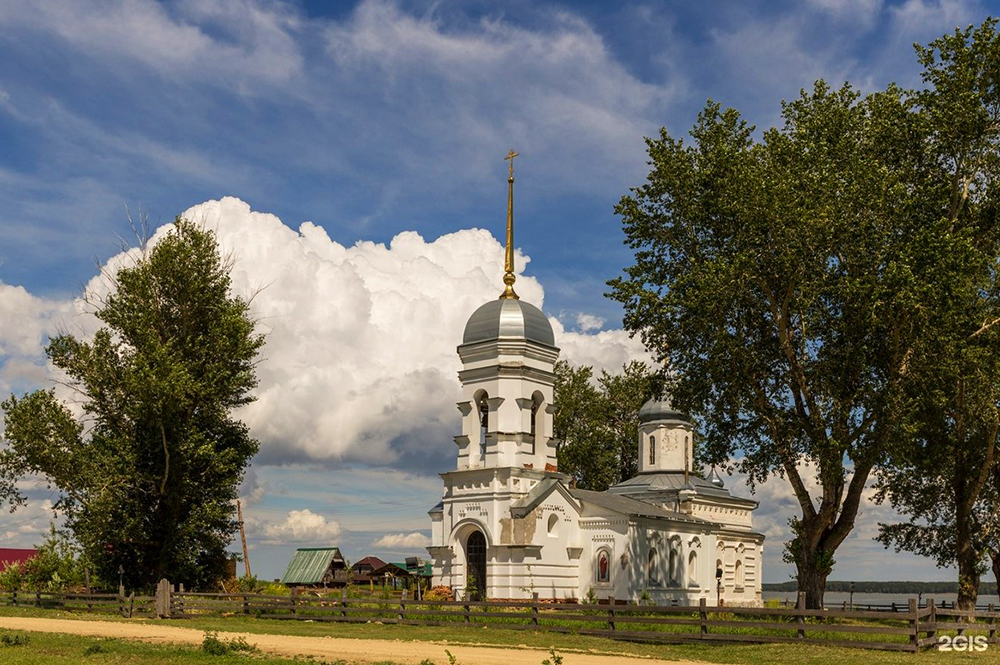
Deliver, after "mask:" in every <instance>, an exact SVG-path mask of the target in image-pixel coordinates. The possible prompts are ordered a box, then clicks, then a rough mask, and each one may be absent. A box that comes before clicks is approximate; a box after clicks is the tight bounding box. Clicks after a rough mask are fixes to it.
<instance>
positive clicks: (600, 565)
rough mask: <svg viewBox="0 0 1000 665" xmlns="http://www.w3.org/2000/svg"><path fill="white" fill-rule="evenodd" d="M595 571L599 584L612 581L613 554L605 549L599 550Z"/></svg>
mask: <svg viewBox="0 0 1000 665" xmlns="http://www.w3.org/2000/svg"><path fill="white" fill-rule="evenodd" d="M595 572H596V573H597V583H598V584H610V583H611V554H610V553H609V552H608V551H607V550H605V549H602V550H599V551H598V552H597V570H596V571H595Z"/></svg>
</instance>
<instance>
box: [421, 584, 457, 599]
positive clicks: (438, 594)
mask: <svg viewBox="0 0 1000 665" xmlns="http://www.w3.org/2000/svg"><path fill="white" fill-rule="evenodd" d="M424 600H455V594H454V593H452V590H451V587H448V586H436V587H434V588H433V589H429V590H427V591H426V592H425V593H424Z"/></svg>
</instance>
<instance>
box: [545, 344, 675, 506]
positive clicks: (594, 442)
mask: <svg viewBox="0 0 1000 665" xmlns="http://www.w3.org/2000/svg"><path fill="white" fill-rule="evenodd" d="M593 372H594V370H593V368H592V367H589V366H583V367H573V366H571V365H570V364H569V363H567V362H566V361H559V362H558V363H556V383H555V409H556V410H555V415H554V418H553V435H554V437H555V438H556V439H557V440H560V441H561V442H562V443H561V444H560V446H559V453H558V454H559V468H560V470H561V471H563V472H564V473H568V474H570V475H572V476H573V477H574V478H575V479H576V482H577V484H578V485H579V486H580V487H582V488H584V489H590V490H595V491H603V490H606V489H607V488H608V487H610V486H611V485H614V484H616V483H619V482H621V481H623V480H626V479H628V478H631V477H633V476H634V475H635V474H636V473H637V472H638V457H637V456H638V445H639V444H638V440H639V430H638V427H639V409H640V408H642V405H643V404H644V403H645V402H646V401H647V400H648V399H649V398H650V397H652V396H653V394H655V392H656V390H657V388H658V386H659V384H658V382H657V378H656V376H655V375H654V374H653V373H651V372H650V370H649V368H648V367H647V366H646V365H645V363H641V362H637V361H633V362H631V363H629V364H627V365H625V366H624V367H623V368H622V372H621V373H620V374H609V373H608V372H606V371H602V372H601V376H600V377H598V379H597V382H596V383H597V385H596V386H595V385H594V380H593Z"/></svg>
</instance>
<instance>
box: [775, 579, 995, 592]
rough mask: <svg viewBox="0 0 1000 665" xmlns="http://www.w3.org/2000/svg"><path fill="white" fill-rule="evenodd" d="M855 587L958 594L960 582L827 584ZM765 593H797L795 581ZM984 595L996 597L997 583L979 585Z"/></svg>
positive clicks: (829, 585) (828, 587)
mask: <svg viewBox="0 0 1000 665" xmlns="http://www.w3.org/2000/svg"><path fill="white" fill-rule="evenodd" d="M852 584H853V585H854V589H853V590H854V592H855V593H893V594H901V593H958V582H957V581H956V582H845V581H841V580H830V581H828V582H827V583H826V590H827V591H836V592H850V591H851V585H852ZM761 588H762V589H763V590H764V591H795V590H796V589H797V585H796V583H795V580H789V581H788V582H779V583H777V584H775V583H767V582H765V583H764V584H763V585H761ZM979 593H980V594H982V595H996V593H997V584H996V582H987V581H985V580H984V581H983V582H981V583H980V584H979Z"/></svg>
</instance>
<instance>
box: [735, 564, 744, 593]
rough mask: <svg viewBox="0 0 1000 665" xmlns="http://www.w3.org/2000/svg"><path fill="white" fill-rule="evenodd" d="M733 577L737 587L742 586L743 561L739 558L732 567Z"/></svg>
mask: <svg viewBox="0 0 1000 665" xmlns="http://www.w3.org/2000/svg"><path fill="white" fill-rule="evenodd" d="M733 578H734V580H735V583H736V588H737V589H742V588H743V562H742V561H740V560H739V559H737V560H736V568H735V569H733Z"/></svg>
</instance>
